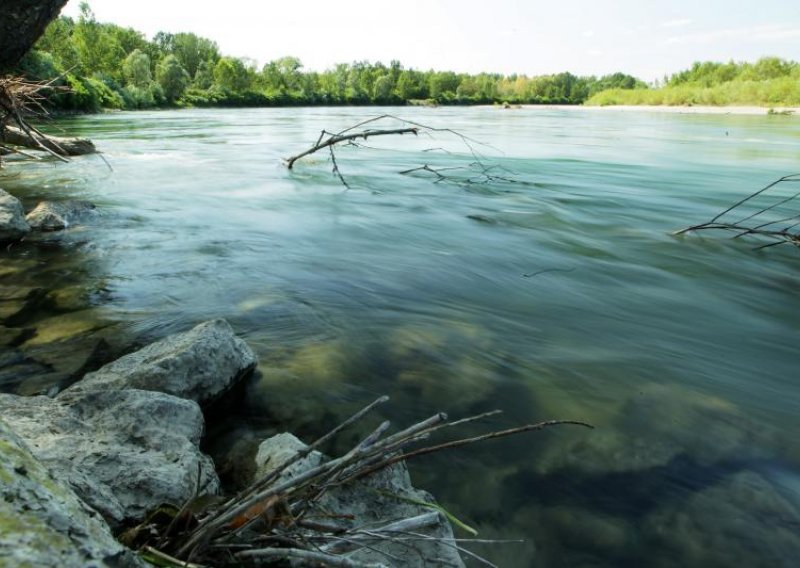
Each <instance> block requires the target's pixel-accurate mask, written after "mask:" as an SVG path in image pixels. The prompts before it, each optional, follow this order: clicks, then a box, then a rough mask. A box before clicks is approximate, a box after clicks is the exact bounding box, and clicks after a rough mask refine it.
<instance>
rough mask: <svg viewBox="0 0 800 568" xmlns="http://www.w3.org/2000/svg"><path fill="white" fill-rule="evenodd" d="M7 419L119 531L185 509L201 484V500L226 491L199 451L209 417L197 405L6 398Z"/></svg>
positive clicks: (108, 395)
mask: <svg viewBox="0 0 800 568" xmlns="http://www.w3.org/2000/svg"><path fill="white" fill-rule="evenodd" d="M0 416H2V417H3V419H4V420H5V421H6V422H7V423H8V425H9V426H10V427H11V428H12V429H13V430H14V431H15V432H16V433H17V435H18V436H19V437H20V438H21V439H23V440H24V441H25V442H26V444H27V445H28V447H29V448H30V451H31V452H32V453H33V455H34V456H35V457H36V459H38V460H39V461H40V462H41V463H42V464H44V465H45V466H47V467H48V468H49V469H50V470H51V471H52V472H53V474H54V475H55V476H56V477H57V478H58V479H62V480H64V481H65V482H66V483H67V484H69V486H70V487H71V488H72V489H73V490H74V491H75V493H76V494H77V495H78V496H79V497H80V498H81V499H83V500H84V501H85V502H86V503H87V504H89V505H90V506H92V507H93V508H94V509H96V510H97V511H98V512H100V513H101V514H102V515H103V517H104V518H105V519H106V521H108V522H109V523H110V524H111V525H112V526H116V525H118V524H119V523H122V522H124V521H131V520H139V519H141V518H142V517H143V516H144V515H145V513H147V512H148V511H149V510H151V509H154V508H155V507H157V506H159V505H161V504H162V503H173V504H175V505H178V506H180V505H182V504H183V503H184V502H185V501H186V500H188V499H190V498H191V497H193V496H194V494H195V488H196V486H197V483H198V481H199V492H200V494H214V493H217V492H218V490H219V480H218V478H217V474H216V472H215V471H214V465H213V463H212V461H211V459H210V458H208V457H207V456H205V455H203V454H202V453H201V452H200V450H199V448H198V445H199V443H200V438H201V436H202V433H203V414H202V411H201V409H200V407H199V405H198V404H197V403H196V402H194V401H190V400H183V399H179V398H177V397H174V396H170V395H167V394H163V393H158V392H151V391H141V390H122V391H74V392H72V391H71V390H69V391H65V392H64V393H62V395H61V396H59V397H58V398H56V399H52V398H49V397H45V396H37V397H21V396H16V395H8V394H3V395H0ZM198 476H199V479H198Z"/></svg>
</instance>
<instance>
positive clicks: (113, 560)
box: [0, 420, 145, 568]
mask: <svg viewBox="0 0 800 568" xmlns="http://www.w3.org/2000/svg"><path fill="white" fill-rule="evenodd" d="M0 566H58V567H59V568H84V567H101V566H108V567H112V566H113V567H115V568H128V567H130V568H134V567H144V566H145V563H144V562H143V561H141V560H140V559H139V558H138V557H137V556H136V555H135V554H133V553H132V552H131V551H129V550H128V549H126V548H124V547H123V546H122V545H120V544H119V543H118V542H117V541H116V540H115V539H114V537H113V536H112V534H111V531H110V530H109V528H108V526H107V525H106V524H105V523H104V522H103V520H102V519H101V518H100V516H99V515H98V514H97V513H96V512H95V511H93V510H92V509H90V508H89V507H87V506H86V505H85V504H84V503H83V502H82V501H81V500H80V499H78V497H77V496H76V495H75V494H74V493H73V492H72V491H71V490H70V488H69V487H68V486H67V485H66V484H64V483H62V482H61V481H58V480H57V479H54V478H53V477H52V476H51V474H50V472H48V471H47V469H46V468H45V466H44V465H43V464H41V463H40V462H38V461H37V460H36V459H35V458H34V457H33V455H31V452H30V451H29V449H28V447H27V446H26V444H25V443H24V442H23V441H22V439H20V438H19V437H18V436H17V435H16V434H15V433H14V432H13V431H12V430H11V429H10V428H9V427H8V425H6V424H5V423H4V422H3V421H2V420H0Z"/></svg>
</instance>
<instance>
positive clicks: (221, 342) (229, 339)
mask: <svg viewBox="0 0 800 568" xmlns="http://www.w3.org/2000/svg"><path fill="white" fill-rule="evenodd" d="M255 365H256V357H255V354H254V353H253V351H252V350H251V349H250V347H249V346H248V345H247V344H246V343H245V342H244V341H242V340H241V339H239V338H238V337H236V336H235V335H234V333H233V330H232V329H231V326H230V325H229V324H228V322H226V321H225V320H222V319H218V320H212V321H208V322H205V323H201V324H200V325H198V326H196V327H195V328H193V329H191V330H189V331H186V332H183V333H178V334H175V335H171V336H169V337H166V338H164V339H162V340H161V341H157V342H156V343H152V344H150V345H148V346H147V347H144V348H143V349H140V350H139V351H136V352H134V353H131V354H129V355H126V356H124V357H121V358H119V359H117V360H116V361H114V362H112V363H109V364H108V365H105V366H104V367H102V368H100V369H99V370H97V371H95V372H93V373H88V374H87V375H86V376H85V377H84V378H83V380H82V381H80V382H79V383H76V384H75V385H74V386H72V387H70V389H68V391H65V392H69V391H73V390H81V391H92V390H121V389H139V390H147V391H158V392H163V393H167V394H171V395H174V396H177V397H180V398H185V399H189V400H194V401H196V402H198V403H200V404H207V403H209V402H212V401H213V400H214V399H216V398H218V397H219V396H220V395H222V394H223V393H225V391H227V390H229V389H230V388H231V387H233V386H234V385H235V384H236V383H237V382H238V381H239V380H240V379H241V378H243V377H244V376H245V375H246V374H247V373H249V372H250V371H251V370H252V369H253V368H254V367H255Z"/></svg>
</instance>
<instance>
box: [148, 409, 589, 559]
mask: <svg viewBox="0 0 800 568" xmlns="http://www.w3.org/2000/svg"><path fill="white" fill-rule="evenodd" d="M387 400H388V397H385V396H384V397H381V398H379V399H377V400H376V401H375V402H373V403H372V404H369V405H367V406H366V407H364V408H363V409H362V410H360V411H359V412H357V413H356V414H354V415H353V416H352V417H350V418H349V419H347V420H345V421H344V422H343V423H342V424H340V425H339V426H337V427H336V428H334V429H333V430H332V431H330V432H329V433H327V434H325V435H324V436H322V437H321V438H319V439H318V440H317V441H316V442H314V443H312V444H311V445H310V446H307V447H305V448H304V449H302V450H299V451H297V452H295V453H294V454H293V455H292V456H291V457H290V458H288V459H286V460H285V461H284V462H283V463H281V464H278V465H277V467H275V468H273V469H271V471H270V472H268V473H266V474H265V475H263V476H262V478H261V479H257V480H255V481H254V482H253V483H252V484H251V485H250V486H249V487H248V488H246V489H245V490H243V491H241V492H240V493H239V494H237V495H236V496H234V497H232V498H230V499H228V500H227V501H225V502H223V503H221V504H216V505H213V506H211V507H209V508H206V510H205V511H202V512H194V513H191V514H188V511H189V510H190V509H194V507H192V508H190V507H188V506H184V507H181V508H180V509H179V510H178V511H179V512H178V513H176V515H178V516H181V517H182V518H181V521H180V522H168V523H165V524H166V526H167V528H166V530H165V529H164V528H163V527H154V526H153V524H152V522H151V521H149V522H150V524H148V526H147V529H148V530H147V531H138V530H136V529H133V531H134V534H136V535H139V534H142V535H147V536H146V538H145V540H144V541H138V542H137V543H136V544H137V545H138V546H139V547H140V550H142V551H144V552H145V553H146V554H148V555H149V556H155V557H158V558H160V559H162V560H164V559H170V561H175V562H177V564H175V565H176V566H179V565H183V563H184V562H194V563H195V564H197V563H199V564H203V565H213V566H229V565H236V566H239V565H242V564H263V563H271V562H276V561H295V562H306V563H311V564H314V565H321V566H333V567H346V568H367V567H372V568H377V567H378V566H383V564H374V563H373V564H368V563H364V562H362V561H359V560H357V559H355V558H352V557H351V556H350V555H351V554H353V553H354V552H357V551H359V550H364V551H369V552H371V553H378V554H380V555H383V556H385V557H386V558H387V559H388V560H389V561H388V564H389V565H395V562H391V560H395V561H400V559H399V558H397V557H395V556H393V555H392V554H390V553H389V552H386V551H382V550H381V549H380V546H381V544H383V545H385V544H387V543H392V544H393V545H400V546H403V547H405V548H406V549H407V550H408V551H409V552H412V553H413V552H416V548H415V543H424V542H431V541H433V542H437V543H440V544H441V545H443V546H445V547H450V548H454V549H456V550H459V551H462V552H464V553H465V554H468V555H470V556H473V555H474V553H472V552H469V551H466V550H465V549H463V547H462V546H461V545H462V544H463V543H469V542H471V539H446V538H440V537H436V536H431V535H429V534H421V533H420V531H421V530H423V529H425V528H427V527H431V526H438V525H439V524H440V523H441V517H440V515H443V514H444V515H446V516H450V515H449V513H447V512H446V511H444V510H443V509H441V507H439V506H438V505H434V504H427V503H424V504H421V505H426V506H427V507H428V508H430V509H433V511H427V512H423V513H419V512H418V513H415V514H414V516H409V517H408V518H399V519H398V518H393V519H385V520H382V521H377V522H375V523H373V522H370V523H366V524H363V525H362V524H357V523H353V522H352V521H349V522H337V521H336V519H337V517H336V515H330V514H327V513H325V514H323V516H322V517H321V518H322V519H323V520H316V519H319V518H320V517H319V516H318V515H319V514H320V513H324V511H322V510H321V509H320V507H319V504H318V503H319V499H320V497H321V496H322V495H323V494H324V493H326V492H327V491H329V490H333V489H334V488H336V487H339V486H345V485H348V484H351V483H353V482H355V481H356V480H358V479H362V478H365V477H368V476H370V475H373V474H375V473H377V472H379V471H382V470H384V469H386V468H388V467H390V466H392V465H393V464H396V463H398V462H403V461H405V460H408V459H411V458H414V457H419V456H422V455H425V454H430V453H434V452H438V451H444V450H448V449H454V448H457V447H460V446H465V445H468V444H473V443H477V442H481V441H484V440H490V439H494V438H500V437H504V436H510V435H516V434H522V433H523V432H529V431H536V430H542V429H544V428H548V427H550V426H556V425H560V424H574V425H579V426H583V427H587V428H592V426H591V425H589V424H587V423H585V422H579V421H553V420H548V421H543V422H538V423H535V424H529V425H526V426H521V427H518V428H510V429H506V430H498V431H490V432H488V433H486V434H482V435H477V436H472V437H468V438H457V439H454V440H449V441H443V442H439V443H435V444H432V445H427V446H422V447H419V444H420V443H421V442H423V441H425V440H428V439H429V438H431V436H433V435H434V434H436V433H441V432H444V431H449V430H451V429H452V428H458V427H461V426H463V425H465V424H467V423H475V422H477V421H479V420H482V419H485V418H487V417H490V416H494V415H496V414H498V413H499V411H492V412H487V413H483V414H479V415H476V416H470V417H467V418H464V419H461V420H449V419H448V417H447V415H446V414H443V413H437V414H434V415H433V416H431V417H430V418H427V419H426V420H423V421H421V422H418V423H416V424H413V425H411V426H409V427H408V428H405V429H403V430H401V431H400V432H397V433H395V434H390V435H387V431H388V429H389V423H388V422H382V423H381V424H380V425H379V426H378V427H377V428H375V429H374V430H373V431H372V433H371V434H369V435H368V436H366V437H364V438H363V439H362V440H361V441H360V442H359V443H357V444H356V445H355V446H354V447H353V448H352V449H351V450H350V451H348V452H347V453H345V454H344V455H342V456H340V457H338V458H335V459H331V460H328V461H321V462H316V463H318V464H319V465H316V466H314V467H312V466H308V467H306V468H305V469H303V468H300V469H299V470H298V469H297V468H292V466H293V465H295V464H297V463H298V462H299V461H301V460H303V459H304V458H306V457H308V456H309V455H310V454H311V453H312V452H313V451H315V450H316V449H317V448H319V447H320V445H322V444H323V443H326V442H328V441H330V440H331V439H332V438H333V437H334V436H335V435H337V434H338V433H340V432H342V431H343V430H344V429H345V428H347V427H349V426H351V425H353V424H355V423H356V422H359V421H361V420H362V419H363V418H364V417H365V416H366V415H367V414H369V413H370V412H371V411H372V410H373V409H375V407H377V406H378V405H380V404H382V403H384V402H386V401H387ZM290 472H291V473H290ZM397 498H398V499H401V500H402V499H403V497H402V496H398V497H397ZM409 501H411V502H413V500H409ZM423 510H424V508H423ZM315 515H317V516H315ZM183 517H186V518H183ZM326 518H327V519H329V520H327V521H326V520H324V519H326ZM456 524H458V523H456ZM154 533H155V534H154ZM481 542H483V541H481ZM498 542H499V541H498ZM473 557H475V558H477V559H478V560H479V561H483V559H481V558H480V557H478V556H477V555H474V556H473ZM484 563H486V564H488V565H490V564H489V563H488V561H484Z"/></svg>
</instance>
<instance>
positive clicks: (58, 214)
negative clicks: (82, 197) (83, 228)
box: [25, 200, 97, 231]
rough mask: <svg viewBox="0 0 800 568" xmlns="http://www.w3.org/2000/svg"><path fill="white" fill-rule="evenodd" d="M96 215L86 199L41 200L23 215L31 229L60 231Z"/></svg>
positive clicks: (95, 211)
mask: <svg viewBox="0 0 800 568" xmlns="http://www.w3.org/2000/svg"><path fill="white" fill-rule="evenodd" d="M95 215H97V210H96V209H95V206H94V204H93V203H90V202H88V201H74V200H70V201H42V202H40V203H39V204H38V205H37V206H36V208H34V209H33V210H32V211H31V212H30V213H28V214H27V215H26V216H25V220H26V221H27V222H28V225H30V227H31V228H32V229H36V230H39V231H61V230H64V229H66V228H67V227H69V226H70V225H75V224H78V223H85V222H86V221H87V220H88V219H90V218H92V217H94V216H95Z"/></svg>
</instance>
